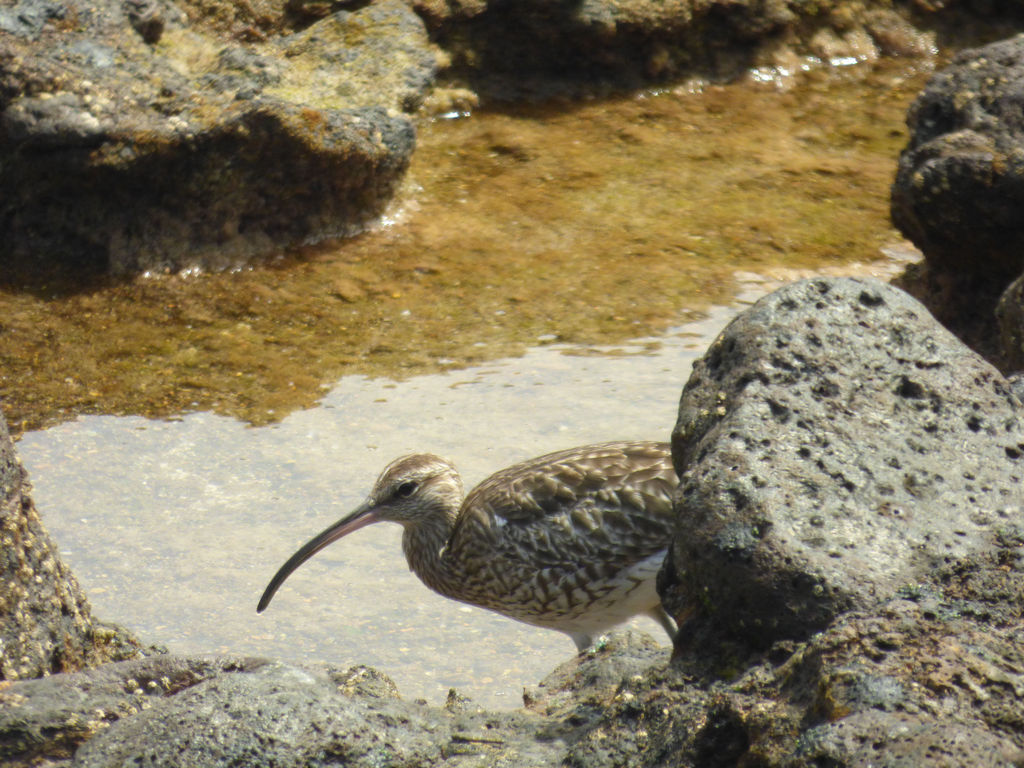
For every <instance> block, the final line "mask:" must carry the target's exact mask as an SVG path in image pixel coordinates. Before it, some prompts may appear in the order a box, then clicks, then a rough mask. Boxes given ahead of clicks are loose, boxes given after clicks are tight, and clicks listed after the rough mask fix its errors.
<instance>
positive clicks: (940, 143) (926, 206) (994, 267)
mask: <svg viewBox="0 0 1024 768" xmlns="http://www.w3.org/2000/svg"><path fill="white" fill-rule="evenodd" d="M1022 105H1024V35H1018V36H1017V37H1014V38H1011V39H1009V40H1003V41H1001V42H998V43H993V44H991V45H988V46H985V47H984V48H978V49H969V50H965V51H961V52H960V53H958V54H957V55H956V57H955V58H954V59H953V63H952V64H951V65H950V66H948V67H946V68H945V69H943V70H942V71H941V72H938V73H936V74H935V75H934V76H933V77H932V78H931V80H930V81H929V82H928V85H927V86H926V87H925V90H924V91H923V92H922V93H921V94H920V95H919V96H918V97H917V99H916V100H915V101H914V104H913V106H912V107H911V108H910V111H909V113H908V116H907V126H908V127H909V129H910V134H911V136H910V141H909V143H908V145H907V147H906V148H905V149H904V150H903V152H902V153H901V154H900V161H899V169H898V171H897V174H896V180H895V183H894V184H893V188H892V219H893V223H895V224H896V226H897V227H899V228H900V230H902V231H903V233H904V234H905V235H907V237H909V238H910V239H911V240H913V241H914V244H915V245H917V246H918V247H919V248H920V249H921V250H922V251H923V252H924V254H925V258H926V259H927V260H928V263H929V264H930V265H933V266H934V267H935V268H937V269H939V270H941V271H948V272H952V273H954V274H956V275H957V276H959V277H961V278H970V277H973V276H975V275H978V274H980V275H984V276H986V277H990V278H993V279H998V280H1000V281H1001V282H1002V284H1003V285H1005V284H1006V283H1008V282H1009V281H1010V280H1012V279H1013V278H1014V277H1016V276H1017V275H1019V274H1020V273H1021V272H1022V271H1024V219H1022V216H1021V211H1022V210H1024V112H1022V110H1021V107H1022Z"/></svg>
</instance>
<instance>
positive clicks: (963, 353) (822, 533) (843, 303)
mask: <svg viewBox="0 0 1024 768" xmlns="http://www.w3.org/2000/svg"><path fill="white" fill-rule="evenodd" d="M672 447H673V457H674V460H675V464H676V469H677V471H678V472H680V478H681V482H680V488H679V491H678V494H677V498H676V509H677V513H678V515H679V533H678V535H677V537H676V540H675V544H674V547H673V549H672V555H671V562H670V563H669V564H667V565H666V568H665V571H664V573H663V576H664V577H665V580H664V584H663V587H664V591H662V597H663V599H664V600H665V602H666V604H667V605H668V606H669V607H670V609H671V612H674V613H676V614H679V615H688V614H691V613H694V612H699V613H700V614H702V615H704V616H708V617H710V618H711V619H712V621H713V622H714V623H715V624H717V625H718V626H719V627H720V628H721V629H722V630H723V631H725V632H727V633H728V634H729V635H731V636H735V637H740V638H742V639H743V640H745V641H748V642H751V643H754V644H755V645H757V646H759V647H767V646H769V645H770V644H771V643H772V642H774V641H776V640H780V639H784V638H804V637H806V636H807V635H808V634H809V633H810V632H813V631H816V630H819V629H822V628H824V627H825V626H826V625H827V624H828V623H829V622H830V621H831V620H832V619H834V618H835V617H836V616H837V615H839V614H840V613H842V612H844V611H848V610H851V609H866V608H871V607H873V606H875V605H877V604H878V603H879V602H880V601H883V600H886V599H889V598H891V597H892V596H893V595H894V594H895V593H896V592H897V590H899V589H900V588H902V587H905V586H906V585H909V584H914V583H917V582H918V581H920V580H923V579H927V578H928V576H929V575H930V574H932V573H933V572H935V570H936V569H940V568H948V567H951V566H952V565H953V564H955V563H957V562H960V561H962V560H964V559H965V558H969V557H972V556H974V555H976V554H977V553H978V552H980V551H983V550H985V549H986V548H988V547H990V546H991V542H992V539H993V536H995V535H997V533H998V532H999V531H1000V530H1001V529H1002V527H1003V526H1005V525H1008V524H1015V523H1017V522H1019V521H1020V520H1021V519H1022V517H1024V412H1022V410H1021V404H1020V402H1019V401H1018V400H1017V399H1016V398H1015V397H1014V396H1013V395H1012V394H1011V392H1010V388H1009V384H1008V383H1007V381H1006V380H1005V379H1004V378H1003V377H1002V375H1001V374H1000V373H999V372H998V371H997V370H995V369H994V368H993V367H992V366H991V365H989V364H988V363H987V362H985V361H984V360H983V359H982V358H980V357H979V356H978V355H977V354H975V353H973V352H972V351H971V350H969V349H968V348H967V347H965V346H963V345H962V344H960V343H959V342H958V341H957V340H956V339H955V338H954V337H953V336H952V334H950V333H949V332H947V331H946V330H945V329H944V328H942V327H941V326H939V325H938V324H937V323H936V322H935V320H934V319H933V318H932V317H931V316H930V315H929V314H928V312H927V310H926V309H925V308H924V307H923V306H921V305H920V304H919V303H918V302H917V301H915V300H914V299H912V298H910V297H909V296H907V295H906V294H905V293H903V292H902V291H900V290H898V289H896V288H892V287H891V286H888V285H886V284H883V283H879V282H877V281H872V280H859V279H852V278H850V279H836V280H829V279H815V280H808V281H802V282H799V283H794V284H792V285H789V286H787V287H785V288H783V289H781V290H779V291H776V292H775V293H773V294H771V295H770V296H768V297H766V298H764V299H762V300H761V301H759V302H758V303H757V304H755V305H754V306H753V307H752V308H751V309H749V310H747V311H746V312H744V313H743V314H742V315H740V316H739V317H738V318H736V319H735V320H734V321H733V322H732V323H730V325H729V326H728V327H727V328H726V329H725V330H724V331H723V332H722V334H721V335H720V336H719V337H718V338H717V339H716V340H715V342H714V344H712V346H711V347H710V348H709V350H708V352H707V353H706V354H705V355H704V357H703V358H702V359H701V360H700V361H698V362H697V363H696V364H695V365H694V372H693V375H692V377H691V378H690V381H689V382H688V383H687V385H686V388H685V389H684V390H683V395H682V399H681V401H680V406H679V419H678V421H677V423H676V426H675V429H674V431H673V433H672Z"/></svg>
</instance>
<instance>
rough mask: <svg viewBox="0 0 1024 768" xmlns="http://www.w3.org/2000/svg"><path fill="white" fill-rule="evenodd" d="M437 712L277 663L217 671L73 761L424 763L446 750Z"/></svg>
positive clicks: (88, 765)
mask: <svg viewBox="0 0 1024 768" xmlns="http://www.w3.org/2000/svg"><path fill="white" fill-rule="evenodd" d="M431 714H433V713H431V712H429V711H428V710H426V708H421V707H416V706H415V705H409V704H406V703H404V702H402V701H400V700H397V699H375V698H369V697H358V698H353V697H348V696H345V695H344V694H342V693H341V692H339V691H338V689H337V685H336V684H335V683H334V682H333V680H331V679H330V678H329V677H328V676H327V675H325V674H323V673H319V674H318V673H316V672H313V671H311V670H307V669H303V668H300V667H295V666H290V665H286V664H280V663H269V664H266V665H265V666H260V667H257V668H255V669H250V670H247V671H246V672H244V673H241V672H239V673H226V674H219V675H216V676H214V677H212V678H210V679H207V680H204V681H202V682H200V683H198V684H196V685H194V686H191V687H190V688H189V689H188V690H186V691H183V692H181V693H178V694H177V695H175V696H173V697H171V698H167V699H164V700H162V701H158V702H155V703H154V704H153V706H151V707H149V708H147V709H145V710H142V711H140V712H139V713H138V714H136V715H134V716H132V717H130V718H126V719H122V720H120V721H118V722H117V723H114V724H112V725H111V726H110V727H109V728H108V729H106V730H105V731H103V732H102V733H100V734H98V735H97V736H96V737H94V738H93V739H90V740H89V741H88V742H86V743H85V745H84V746H83V747H82V748H81V749H79V750H78V752H77V753H76V754H75V760H74V763H73V764H74V765H75V766H81V767H82V768H93V767H95V768H100V767H101V766H103V767H105V766H111V765H140V766H167V767H168V768H170V767H171V766H183V767H184V766H196V767H198V766H223V765H247V766H253V768H257V767H258V766H296V768H300V767H301V766H311V765H330V764H341V765H350V766H367V767H369V766H374V767H376V766H382V765H392V766H416V765H423V764H426V763H428V762H430V761H431V760H432V759H433V758H435V757H436V756H437V754H438V753H439V751H440V747H439V744H438V741H439V739H438V736H439V735H440V734H438V733H437V731H438V729H439V728H441V727H442V725H441V722H440V721H439V720H438V718H436V716H435V717H433V718H432V717H430V715H431ZM442 739H443V736H442Z"/></svg>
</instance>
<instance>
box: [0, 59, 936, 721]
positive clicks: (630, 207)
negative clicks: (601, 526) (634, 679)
mask: <svg viewBox="0 0 1024 768" xmlns="http://www.w3.org/2000/svg"><path fill="white" fill-rule="evenodd" d="M922 81H923V75H922V74H920V73H915V72H913V71H910V70H907V69H893V68H891V67H880V68H873V69H867V68H863V69H858V71H852V70H851V71H843V72H816V73H812V74H811V75H809V76H808V77H807V79H806V80H804V81H802V82H799V83H797V82H794V81H781V82H775V83H753V82H751V83H746V84H738V85H735V86H724V87H714V88H707V89H705V90H704V91H703V92H689V91H679V92H675V93H672V92H669V93H663V94H659V95H653V94H647V95H644V96H641V97H636V98H631V99H624V100H621V101H618V102H610V103H609V102H605V103H600V104H598V103H590V104H584V105H577V106H576V107H573V108H571V109H569V110H564V111H561V112H559V111H555V110H551V109H539V108H538V109H532V110H525V111H523V112H521V113H517V114H508V113H505V114H489V115H479V116H474V117H472V118H469V119H462V120H453V121H441V122H438V123H435V124H432V125H429V126H427V127H426V128H425V130H424V132H423V133H422V134H421V148H420V151H419V152H418V154H417V156H416V160H415V163H414V168H413V172H412V182H411V184H410V189H409V190H408V191H407V193H406V196H405V197H404V204H403V206H402V207H401V208H399V209H398V210H396V212H395V220H394V223H392V224H391V225H390V226H389V227H386V228H384V229H382V230H380V231H378V232H375V233H371V234H368V235H366V236H364V237H361V238H358V239H357V240H355V241H352V242H348V243H342V244H333V245H324V246H320V247H318V248H316V249H310V250H309V251H307V252H306V253H304V254H302V255H301V258H300V257H299V256H298V255H294V256H289V257H284V258H282V259H281V260H280V261H279V262H277V263H275V264H273V265H269V266H266V267H262V268H258V269H252V270H247V271H243V272H240V273H236V274H233V275H198V276H173V277H157V278H151V279H143V280H138V281H134V282H131V283H122V284H114V283H111V284H105V283H97V284H91V285H90V286H89V287H88V288H87V289H85V290H82V289H81V287H79V288H78V289H76V290H71V289H70V288H69V287H68V286H66V285H64V286H62V285H59V284H53V285H46V286H43V285H39V284H36V285H34V286H32V290H30V291H26V290H22V289H20V288H19V287H18V286H16V285H8V287H7V288H6V289H5V290H4V291H3V293H0V312H2V313H3V314H2V316H3V317H4V321H3V332H2V333H0V355H2V356H3V360H4V364H5V370H6V371H7V374H6V376H5V378H4V379H3V381H2V387H3V390H2V395H3V398H4V401H5V411H6V412H7V413H8V415H9V417H11V421H12V426H14V428H15V429H17V428H18V427H20V426H23V427H27V428H31V427H33V426H37V425H40V424H47V423H53V422H54V421H60V420H62V419H67V418H69V417H72V416H75V415H76V414H91V413H105V414H136V415H121V416H116V415H104V416H98V415H96V416H91V415H83V416H80V417H79V418H77V419H76V420H74V421H70V422H67V423H63V424H59V425H58V426H54V427H51V428H50V429H46V430H41V431H40V430H36V431H28V432H26V433H25V435H24V437H23V438H22V439H21V441H20V444H19V450H20V452H21V454H22V458H23V459H24V461H25V464H26V467H27V468H28V469H29V472H30V474H31V477H32V480H33V483H34V485H35V489H36V490H35V499H36V502H37V506H38V507H39V509H40V510H41V512H42V514H43V517H44V522H45V524H46V525H47V527H48V528H49V530H50V531H51V533H52V534H53V536H54V537H55V539H56V540H57V542H58V544H59V546H60V548H61V550H62V552H63V554H64V556H65V558H66V560H67V561H68V562H69V564H70V565H71V567H72V569H73V570H74V572H75V574H76V575H77V576H78V578H79V580H80V581H81V582H82V584H83V586H84V587H85V589H86V592H87V594H88V595H89V598H90V600H91V601H92V603H93V605H94V609H95V612H96V613H97V615H99V616H101V617H103V618H105V619H108V620H113V621H116V622H119V623H122V624H124V625H126V626H127V627H129V628H130V629H132V630H133V631H135V632H137V633H138V634H139V635H140V636H141V637H142V638H144V639H145V640H147V641H150V642H157V643H162V644H165V645H167V646H168V647H169V648H170V649H171V650H173V651H180V652H221V651H224V652H234V653H243V654H258V655H270V656H277V657H282V658H288V659H296V660H324V661H330V662H331V663H333V664H337V665H345V664H355V663H364V664H370V665H373V666H376V667H379V668H380V669H382V670H384V671H386V672H387V673H388V674H390V675H392V676H393V677H394V678H395V679H396V681H397V682H398V685H399V688H400V690H401V691H402V692H403V694H404V695H406V696H411V697H419V696H422V697H425V698H428V699H429V700H431V701H434V702H438V701H442V700H443V698H444V695H445V693H446V692H447V689H448V688H449V687H452V686H454V687H456V688H458V689H459V690H460V691H461V692H463V693H465V694H468V695H470V696H471V697H473V698H475V699H476V700H478V701H480V702H481V703H484V704H486V705H488V706H516V705H518V704H519V702H520V694H521V690H522V687H523V686H524V685H530V684H533V683H535V682H536V681H538V680H539V679H540V677H541V676H543V675H544V674H545V673H547V672H548V671H550V670H551V669H552V668H553V667H554V666H555V665H556V664H557V663H559V662H560V661H562V660H565V659H567V658H569V657H570V655H571V654H572V653H573V650H574V649H573V645H572V643H571V641H569V640H568V639H567V638H565V637H563V636H561V635H558V634H557V633H551V632H545V631H542V630H537V629H534V628H530V627H527V626H525V625H520V624H517V623H515V622H511V621H509V620H506V619H502V618H500V617H497V616H493V615H491V614H488V613H486V612H483V611H479V610H477V609H473V608H469V607H466V606H461V605H459V604H456V603H452V602H449V601H446V600H444V599H442V598H440V597H437V596H435V595H433V594H432V593H430V592H429V591H428V590H426V589H425V588H424V587H422V586H421V585H420V584H419V582H418V581H416V579H415V578H414V577H413V576H412V575H411V574H409V572H408V571H407V568H406V565H405V563H404V560H403V559H402V556H401V551H400V546H399V538H400V529H398V527H397V526H384V525H381V526H373V527H371V528H368V529H364V530H362V531H359V532H358V533H357V534H354V535H353V536H352V537H350V538H349V539H346V540H345V541H344V542H339V543H337V544H335V545H333V546H332V547H330V548H328V549H327V550H325V551H324V552H322V553H321V554H319V555H318V556H317V557H316V558H314V559H313V560H312V561H310V562H309V563H307V564H306V565H304V566H303V567H302V568H301V569H300V570H299V571H298V572H296V573H295V574H294V575H293V576H292V577H291V578H290V579H289V580H288V582H287V583H286V584H285V586H284V587H283V588H282V590H281V591H280V592H279V593H278V595H277V597H276V598H275V600H274V603H273V604H272V606H271V607H270V608H269V609H268V611H267V612H266V613H264V614H263V615H260V616H257V615H256V614H255V604H256V601H257V599H258V597H259V595H260V593H261V592H262V589H263V587H264V586H265V584H266V582H267V580H268V579H269V578H270V576H271V575H272V574H273V573H274V571H275V570H276V569H277V567H278V566H279V565H280V564H281V563H282V562H284V560H285V559H286V558H287V557H288V555H290V554H291V553H292V552H293V551H294V550H295V549H296V548H297V547H298V546H299V545H300V544H301V543H303V542H304V541H305V540H307V539H308V538H309V537H310V536H312V535H313V534H315V533H317V532H318V531H320V530H321V529H322V528H324V527H325V526H326V525H327V524H329V523H330V522H332V521H333V520H335V519H337V518H338V517H340V516H341V515H342V514H344V513H345V512H347V511H348V510H349V509H351V508H352V507H354V506H355V505H356V504H358V503H359V502H360V501H361V500H362V498H363V496H364V495H365V494H366V492H367V491H368V490H369V488H370V486H371V485H372V483H373V480H374V478H375V477H376V473H377V472H378V471H379V469H380V468H381V467H383V465H384V464H385V463H386V462H387V461H388V460H390V459H391V458H393V457H394V456H396V455H399V454H402V453H407V452H412V451H424V450H427V451H432V452H435V453H440V454H442V455H446V456H448V457H449V458H451V459H453V460H454V461H455V462H456V464H457V465H458V466H459V467H460V468H461V470H462V472H463V475H464V478H465V480H466V483H467V486H471V485H472V484H474V483H475V482H477V481H479V480H481V479H483V478H484V477H485V476H486V475H487V474H489V473H490V472H492V471H494V470H497V469H499V468H502V467H505V466H507V465H509V464H511V463H513V462H514V461H517V460H519V459H524V458H528V457H530V456H535V455H539V454H541V453H545V452H548V451H553V450H557V449H560V448H564V447H569V446H572V445H580V444H584V443H587V442H592V441H603V440H609V439H627V438H643V439H667V438H668V435H669V432H670V430H671V427H672V424H673V423H674V420H675V409H676V406H677V402H678V397H679V393H680V390H681V388H682V386H683V384H684V383H685V381H686V379H687V377H688V375H689V372H690V365H691V362H692V360H693V359H694V358H695V357H696V356H697V355H699V354H700V353H701V352H703V350H704V349H705V348H706V346H707V344H708V342H709V341H710V340H711V339H712V338H713V337H714V335H715V334H716V333H717V331H718V329H720V328H721V327H722V326H723V325H724V323H725V322H726V321H727V319H728V317H730V316H731V315H732V314H734V313H735V312H736V311H737V309H738V301H739V300H738V299H737V297H736V293H737V291H742V292H744V296H743V297H741V298H747V299H748V298H750V297H751V296H753V295H754V294H757V293H763V292H764V291H766V290H768V289H769V288H770V287H771V284H770V283H767V282H765V281H764V280H763V279H761V278H757V277H756V275H755V274H754V273H756V274H759V275H773V276H775V277H777V278H779V279H788V278H792V277H796V276H800V275H804V274H815V273H820V272H844V271H849V272H854V273H872V272H877V273H878V274H880V275H883V276H886V275H888V274H891V273H892V272H893V271H894V270H897V269H898V268H899V266H900V264H901V263H902V260H904V259H906V258H908V255H907V252H906V251H903V250H901V249H900V248H899V247H898V246H897V247H895V248H884V246H886V244H893V243H897V242H898V238H897V237H896V234H895V233H894V232H893V231H892V230H891V228H890V227H889V225H888V218H887V199H888V185H889V183H890V180H891V178H892V175H893V172H894V168H895V159H896V155H897V153H898V150H899V147H900V146H901V144H902V143H903V140H904V139H903V136H904V134H903V128H902V120H903V114H904V112H905V108H906V104H907V103H908V102H909V100H910V98H911V97H912V94H913V92H914V91H915V90H916V88H918V87H919V86H920V84H921V82H922ZM883 251H884V252H883ZM740 303H741V302H740ZM517 355H518V356H517ZM190 410H192V411H195V412H192V413H186V415H178V414H182V413H184V412H187V411H190ZM218 414H219V415H218ZM154 415H162V416H172V417H173V418H171V419H170V420H166V421H158V420H152V419H149V418H144V416H154ZM251 424H255V425H263V426H257V427H253V426H248V425H251ZM643 626H644V627H645V628H647V629H649V630H650V631H651V632H652V633H653V634H654V635H655V636H658V637H659V638H661V634H662V633H661V630H660V629H659V628H658V627H657V626H656V625H654V624H653V623H652V622H644V623H643ZM662 639H663V638H662Z"/></svg>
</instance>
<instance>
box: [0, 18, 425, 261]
mask: <svg viewBox="0 0 1024 768" xmlns="http://www.w3.org/2000/svg"><path fill="white" fill-rule="evenodd" d="M244 5H245V8H248V9H249V11H251V12H252V13H253V14H256V15H259V12H257V11H256V10H255V9H254V8H253V7H252V6H251V4H248V3H247V4H244ZM182 7H183V5H182V3H180V2H175V1H173V0H96V1H95V2H90V3H82V2H78V0H68V5H67V7H65V6H63V5H56V4H46V3H45V2H42V0H22V2H21V3H20V4H19V5H17V6H15V7H14V8H10V9H7V8H5V9H2V10H0V28H2V29H4V30H9V31H10V30H13V34H6V33H3V32H0V63H2V66H0V69H2V71H3V73H4V78H3V82H2V83H0V86H2V92H0V131H2V132H0V136H2V141H0V166H2V167H3V169H4V188H5V195H4V196H3V197H2V198H0V236H2V237H3V239H4V242H5V244H6V247H5V251H4V254H3V258H4V259H5V260H19V261H20V262H21V263H22V264H23V265H28V266H31V265H33V264H35V263H36V262H37V261H38V260H39V259H40V258H41V257H43V256H45V258H46V259H47V260H50V261H57V262H69V263H72V264H84V265H87V266H90V267H93V268H99V269H104V270H108V271H111V272H115V273H135V272H143V271H147V270H150V271H164V270H171V271H177V270H182V269H186V268H190V267H201V268H206V269H223V268H231V267H235V266H238V265H240V264H243V263H246V262H248V261H250V260H252V259H256V258H259V257H261V256H266V255H272V254H273V253H275V252H279V251H280V249H281V248H284V247H289V246H295V245H299V244H305V243H309V242H316V241H319V240H322V239H325V238H329V237H337V236H345V235H350V234H353V233H356V232H359V231H361V230H362V229H363V228H364V227H365V226H366V225H367V224H369V223H371V222H373V221H374V220H375V219H376V218H377V217H379V215H380V214H381V213H382V211H383V209H384V207H385V205H386V204H387V203H388V202H389V200H390V199H391V197H392V196H393V194H394V191H395V190H396V189H397V187H398V185H399V184H400V182H401V179H402V177H403V175H404V173H405V170H406V168H407V167H408V163H409V158H410V156H411V154H412V151H413V147H414V140H415V131H414V128H413V124H412V122H411V121H410V120H409V118H408V117H407V116H406V114H405V113H404V112H403V110H404V111H405V112H411V111H413V110H415V109H416V108H417V107H418V105H419V103H420V101H421V100H422V98H423V95H424V94H425V93H426V92H427V91H428V90H429V89H430V87H431V85H432V84H433V80H434V76H435V72H436V69H437V61H436V54H435V52H434V49H433V48H432V46H431V44H430V41H429V39H428V38H427V34H426V30H425V29H424V26H423V23H422V22H421V21H420V20H419V19H418V17H417V16H416V15H415V14H414V13H413V12H412V11H411V10H410V9H409V8H408V6H407V5H406V4H405V3H403V2H401V0H378V2H374V3H371V4H367V5H363V6H362V7H359V8H358V9H356V10H351V11H340V12H338V13H337V14H335V15H334V16H332V17H330V18H327V19H323V20H321V21H320V22H318V23H316V24H314V25H312V26H311V27H309V28H307V29H305V30H304V31H303V32H301V33H295V34H292V35H283V36H278V35H275V36H273V37H271V38H268V39H265V40H263V41H261V42H260V43H258V44H250V45H248V46H246V47H243V46H241V45H239V44H237V42H234V41H233V40H232V38H231V37H230V36H227V37H223V38H222V37H220V36H219V35H221V34H222V31H220V30H217V29H216V28H213V27H204V26H201V25H200V24H198V23H192V24H189V22H188V18H187V17H186V15H185V13H184V12H183V10H182ZM261 8H262V6H261ZM266 8H269V4H268V5H267V6H266ZM240 9H241V10H240ZM193 10H194V13H195V16H194V17H195V18H199V19H202V18H204V15H205V13H206V11H209V12H210V13H211V14H214V15H215V14H216V13H234V12H236V11H237V12H239V13H241V12H242V10H244V8H243V7H242V6H237V7H236V4H232V3H227V4H224V5H222V6H221V7H218V8H207V9H206V10H205V11H204V10H203V9H202V8H197V9H193ZM264 10H266V9H265V8H264ZM278 11H279V12H283V9H282V8H281V7H279V8H278ZM65 12H66V13H67V14H71V15H73V16H74V19H75V23H74V24H73V25H67V24H58V23H55V20H58V21H59V19H60V18H62V16H61V14H63V13H65ZM261 18H262V16H261ZM253 34H256V33H255V32H253ZM157 41H159V43H160V44H159V45H153V44H154V43H156V42H157ZM226 42H227V43H228V44H227V45H226V44H225V43H226ZM342 54H345V55H346V56H347V58H345V57H343V56H342Z"/></svg>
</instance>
